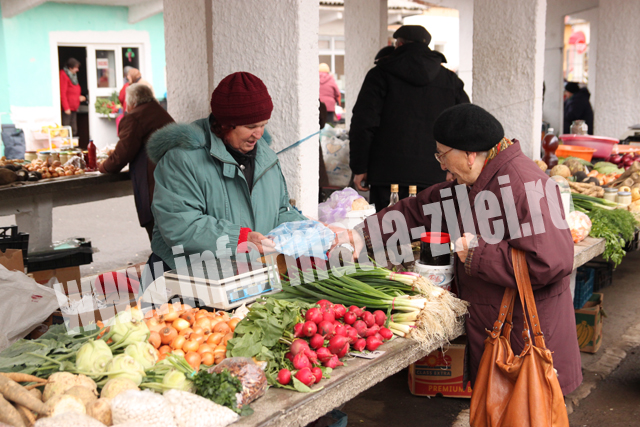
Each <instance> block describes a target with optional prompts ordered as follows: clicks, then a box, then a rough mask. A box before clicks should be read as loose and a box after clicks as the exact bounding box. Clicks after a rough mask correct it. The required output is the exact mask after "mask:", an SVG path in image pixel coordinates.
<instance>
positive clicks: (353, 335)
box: [347, 326, 358, 344]
mask: <svg viewBox="0 0 640 427" xmlns="http://www.w3.org/2000/svg"><path fill="white" fill-rule="evenodd" d="M347 339H348V341H349V344H353V343H355V342H356V341H357V340H358V331H356V329H355V328H352V327H351V326H347Z"/></svg>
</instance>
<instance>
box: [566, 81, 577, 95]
mask: <svg viewBox="0 0 640 427" xmlns="http://www.w3.org/2000/svg"><path fill="white" fill-rule="evenodd" d="M564 90H566V91H567V92H569V93H578V92H580V86H578V83H575V82H567V83H565V85H564Z"/></svg>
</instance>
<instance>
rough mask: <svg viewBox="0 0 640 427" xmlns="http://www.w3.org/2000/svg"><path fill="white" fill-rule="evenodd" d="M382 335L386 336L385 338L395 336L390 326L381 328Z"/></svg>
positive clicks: (388, 338)
mask: <svg viewBox="0 0 640 427" xmlns="http://www.w3.org/2000/svg"><path fill="white" fill-rule="evenodd" d="M380 335H382V338H384V339H385V340H390V339H391V338H393V332H391V329H388V328H380Z"/></svg>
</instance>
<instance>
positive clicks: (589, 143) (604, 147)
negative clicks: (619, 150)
mask: <svg viewBox="0 0 640 427" xmlns="http://www.w3.org/2000/svg"><path fill="white" fill-rule="evenodd" d="M560 139H561V140H562V142H564V143H565V144H568V145H577V146H578V147H587V148H595V149H596V152H595V153H593V157H598V158H600V159H606V158H607V157H609V156H610V155H611V151H612V150H613V147H614V146H615V145H616V144H618V142H619V141H618V140H617V139H615V138H607V137H606V136H593V135H570V134H565V135H560Z"/></svg>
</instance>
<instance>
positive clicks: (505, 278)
mask: <svg viewBox="0 0 640 427" xmlns="http://www.w3.org/2000/svg"><path fill="white" fill-rule="evenodd" d="M434 136H435V139H436V141H437V152H436V158H437V159H438V161H439V162H440V164H441V167H442V168H443V169H445V170H447V171H448V172H450V173H451V175H452V176H453V178H454V180H453V181H450V182H444V183H441V184H436V185H434V186H432V187H429V188H427V189H426V190H424V191H422V192H420V193H419V194H418V196H417V197H414V198H408V199H404V200H402V201H400V203H398V204H396V205H394V206H393V207H390V208H387V209H385V210H383V211H382V212H379V213H378V214H377V215H376V216H374V217H370V218H369V219H368V220H367V221H366V225H365V228H364V230H363V231H364V233H363V234H364V241H362V238H361V237H359V236H358V233H353V236H352V241H353V237H355V240H354V241H353V243H354V246H355V247H356V252H359V250H360V249H362V248H363V246H364V245H366V246H367V247H368V248H369V249H370V250H373V251H375V250H377V249H380V248H383V247H384V246H383V245H384V244H385V243H386V242H387V240H388V239H389V238H390V237H391V236H392V235H394V233H396V234H397V231H398V229H399V228H401V227H403V226H404V225H402V224H398V221H397V218H396V220H395V221H392V218H391V217H392V216H393V215H396V216H397V213H394V214H392V215H390V216H389V217H386V218H385V215H386V214H387V213H389V212H391V211H397V212H400V213H402V215H403V216H404V219H405V220H406V225H407V231H408V233H409V235H410V236H412V237H413V239H416V238H418V237H419V236H420V233H421V232H424V231H440V228H442V231H447V232H449V233H450V234H451V235H452V241H455V242H456V250H457V256H456V257H455V258H456V259H455V281H456V288H457V292H458V296H459V297H460V298H462V299H464V300H466V301H468V302H469V303H470V307H469V314H468V315H467V318H466V323H465V325H466V330H467V335H468V339H469V347H468V348H469V350H470V353H469V360H468V368H469V374H470V380H471V382H472V384H473V382H474V381H475V378H476V374H477V370H478V365H479V363H480V359H481V357H482V353H483V350H484V340H485V338H486V337H487V332H486V330H487V329H491V328H492V326H493V324H494V322H495V321H496V319H497V318H498V307H499V305H500V302H501V300H502V297H503V295H504V291H505V288H506V287H511V288H516V282H515V278H514V270H513V264H512V261H511V249H512V248H517V249H521V250H523V251H524V252H525V253H526V259H527V263H528V266H529V273H530V276H531V284H532V287H533V291H534V296H535V299H536V305H537V309H538V314H539V318H540V323H541V326H542V331H543V333H544V336H545V340H546V344H547V346H548V348H549V349H550V350H551V351H552V352H553V361H554V367H555V368H556V370H557V371H558V379H559V381H560V385H561V387H562V391H563V393H564V394H565V395H566V394H568V393H570V392H571V391H573V390H575V389H576V388H577V387H578V385H579V384H580V383H581V382H582V371H581V362H580V350H579V348H578V341H577V335H576V327H575V318H574V310H573V303H572V298H571V292H570V290H569V275H570V274H571V271H572V269H573V240H572V238H571V233H570V231H569V228H568V225H567V223H566V221H565V219H564V214H563V212H562V206H561V201H560V195H559V190H558V188H557V186H556V185H555V183H554V182H553V181H552V180H550V178H549V177H548V176H547V175H545V174H544V173H543V172H542V171H541V170H540V169H539V168H538V166H537V165H536V164H535V163H534V162H533V161H532V160H531V159H529V158H528V157H527V156H525V155H524V153H523V152H522V151H521V148H520V143H519V142H518V141H517V140H509V139H507V138H505V137H504V130H503V128H502V125H500V123H499V122H498V121H497V120H496V119H495V118H494V117H493V116H492V115H491V114H489V113H488V112H487V111H485V110H483V109H482V108H480V107H478V106H475V105H472V104H462V105H458V106H455V107H452V108H449V109H448V110H445V111H444V112H443V113H442V114H441V115H440V117H439V118H438V119H437V121H436V122H435V126H434ZM433 227H435V229H434V228H433ZM396 237H397V235H396ZM393 246H394V247H395V245H393ZM407 256H409V255H407ZM411 257H412V255H411ZM522 316H523V315H522V306H521V305H520V300H519V299H516V308H515V309H514V313H513V324H514V329H513V333H512V334H511V345H512V347H513V350H514V353H515V354H519V353H520V352H521V351H522V347H523V338H522V333H521V332H522V328H523V319H522Z"/></svg>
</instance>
